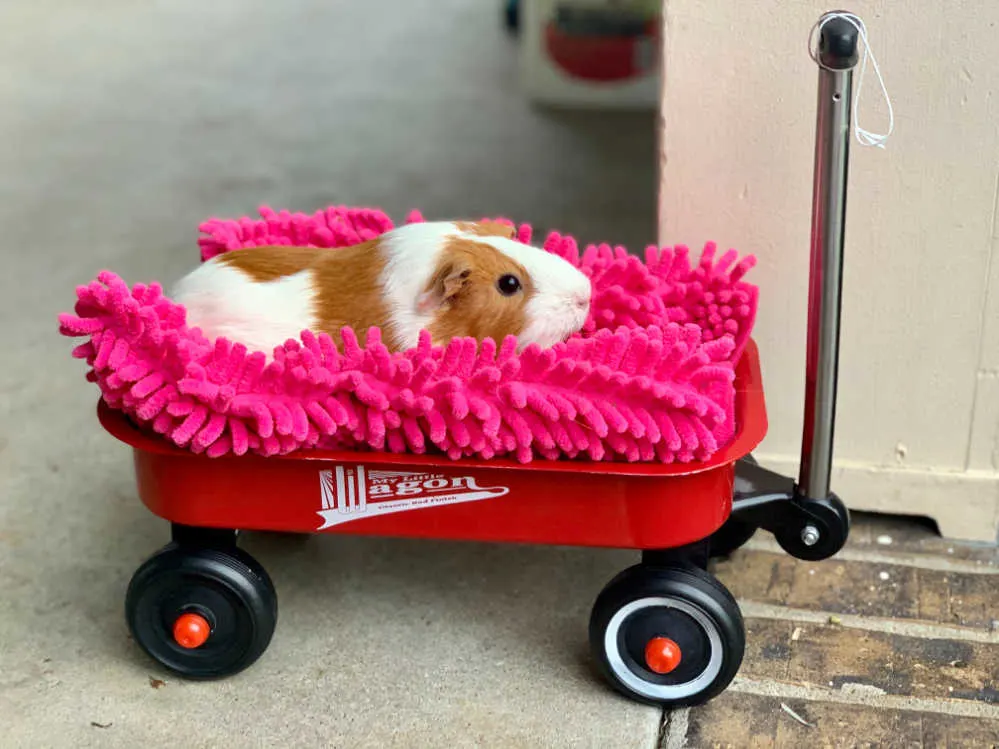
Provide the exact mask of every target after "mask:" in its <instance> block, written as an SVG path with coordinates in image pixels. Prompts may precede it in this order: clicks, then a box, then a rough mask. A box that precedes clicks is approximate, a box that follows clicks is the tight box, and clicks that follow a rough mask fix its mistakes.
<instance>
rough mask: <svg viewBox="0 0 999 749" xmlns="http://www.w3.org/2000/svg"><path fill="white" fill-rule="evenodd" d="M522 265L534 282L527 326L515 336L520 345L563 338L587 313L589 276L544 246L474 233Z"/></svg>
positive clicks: (545, 344)
mask: <svg viewBox="0 0 999 749" xmlns="http://www.w3.org/2000/svg"><path fill="white" fill-rule="evenodd" d="M476 239H478V241H480V242H482V243H483V244H488V245H490V246H492V247H495V248H496V249H497V250H499V251H500V252H502V253H503V254H505V255H506V256H508V257H510V258H512V259H513V260H515V261H517V262H518V263H520V264H521V265H522V266H524V268H525V270H527V273H528V274H529V275H530V277H531V281H532V282H533V284H534V295H533V296H532V297H531V298H530V300H528V302H527V308H526V310H525V312H526V315H527V327H525V328H524V330H523V331H522V332H521V334H520V335H519V336H518V337H517V338H518V342H519V343H520V345H521V347H523V346H527V345H529V344H532V343H536V344H538V345H539V346H541V347H542V348H548V347H549V346H554V345H555V344H556V343H558V342H559V341H564V340H565V339H566V338H567V337H568V336H569V335H570V334H572V333H575V332H576V331H578V330H579V329H580V328H582V327H583V323H584V322H586V318H587V316H588V315H589V314H590V294H591V293H592V287H591V286H590V279H588V278H587V277H586V276H584V275H583V274H582V272H580V270H579V269H578V268H576V267H575V266H574V265H572V263H570V262H569V261H567V260H564V259H562V258H560V257H559V256H558V255H553V254H552V253H550V252H547V251H546V250H543V249H539V248H537V247H531V246H529V245H525V244H522V243H521V242H515V241H513V240H512V239H507V238H505V237H476Z"/></svg>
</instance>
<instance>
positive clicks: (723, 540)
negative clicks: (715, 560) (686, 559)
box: [709, 517, 756, 557]
mask: <svg viewBox="0 0 999 749" xmlns="http://www.w3.org/2000/svg"><path fill="white" fill-rule="evenodd" d="M754 535H756V526H755V525H752V524H751V523H744V522H742V521H741V520H736V519H735V518H732V517H730V518H729V519H728V520H726V521H725V525H723V526H722V527H721V528H719V529H718V530H716V531H715V532H714V533H713V534H711V538H710V539H709V543H710V544H711V549H710V552H709V553H710V554H711V556H712V557H727V556H729V555H730V554H732V552H734V551H736V550H737V549H739V548H741V547H742V546H745V544H746V542H747V541H749V539H751V538H752V537H753V536H754Z"/></svg>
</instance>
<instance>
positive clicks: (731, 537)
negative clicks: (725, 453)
mask: <svg viewBox="0 0 999 749" xmlns="http://www.w3.org/2000/svg"><path fill="white" fill-rule="evenodd" d="M742 459H743V460H744V461H746V462H747V463H752V464H753V465H754V466H755V465H759V463H758V462H757V461H756V458H754V457H753V456H752V455H746V456H745V457H743V458H742ZM755 533H756V526H755V525H753V524H752V523H747V522H746V521H745V520H739V519H738V518H736V517H733V516H729V519H728V520H726V521H725V524H724V525H723V526H722V527H721V528H719V529H718V530H716V531H715V532H714V533H713V534H712V535H711V539H710V543H711V551H710V553H711V556H713V557H727V556H729V555H730V554H731V553H732V552H734V551H735V550H736V549H739V548H741V547H742V546H744V545H745V544H746V542H747V541H749V539H751V538H752V537H753V535H754V534H755Z"/></svg>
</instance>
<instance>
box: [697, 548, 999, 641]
mask: <svg viewBox="0 0 999 749" xmlns="http://www.w3.org/2000/svg"><path fill="white" fill-rule="evenodd" d="M713 570H714V572H715V574H716V575H717V576H718V578H719V579H720V580H721V581H722V582H723V583H725V585H727V586H728V588H729V589H730V590H731V591H732V593H733V595H735V596H736V597H737V598H745V599H748V600H752V601H758V602H761V603H770V604H776V605H780V606H789V607H792V608H800V609H807V610H811V611H828V612H830V613H832V614H855V615H860V616H876V617H887V618H897V619H912V620H921V621H926V622H933V623H938V624H946V625H960V626H964V627H974V628H977V629H985V630H991V629H992V628H994V627H995V626H996V625H995V621H996V616H997V614H996V602H997V594H996V588H997V582H999V581H997V579H996V576H995V575H978V574H974V573H970V572H955V571H944V570H927V569H920V568H917V567H912V566H904V565H893V564H872V563H870V562H862V561H847V560H839V559H836V558H833V559H830V560H826V561H823V562H803V561H800V560H797V559H794V558H793V557H791V556H789V555H787V554H783V553H776V552H769V551H759V550H740V551H739V552H737V553H736V554H734V555H733V556H732V557H731V558H730V559H727V560H720V561H718V562H716V563H715V565H714V567H713Z"/></svg>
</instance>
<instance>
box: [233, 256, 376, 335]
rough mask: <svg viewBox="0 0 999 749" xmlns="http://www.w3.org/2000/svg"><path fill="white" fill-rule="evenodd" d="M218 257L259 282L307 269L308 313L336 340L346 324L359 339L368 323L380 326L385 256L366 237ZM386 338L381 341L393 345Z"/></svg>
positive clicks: (316, 327)
mask: <svg viewBox="0 0 999 749" xmlns="http://www.w3.org/2000/svg"><path fill="white" fill-rule="evenodd" d="M219 261H220V262H222V263H225V264H226V265H229V266H231V267H233V268H238V269H239V270H241V271H243V272H244V273H246V274H247V275H248V276H250V278H252V279H253V280H254V281H257V282H259V283H266V282H268V281H275V280H277V279H279V278H283V277H285V276H291V275H294V274H295V273H300V272H301V271H303V270H309V271H311V272H312V285H313V287H314V288H315V290H316V293H315V306H314V312H313V314H314V316H315V319H316V325H315V330H316V332H324V333H328V334H329V335H330V337H331V338H332V339H333V340H334V341H335V342H336V344H337V346H340V345H341V344H342V339H341V336H340V329H341V328H343V327H345V326H349V327H351V328H353V329H354V332H355V333H357V336H358V337H359V338H360V339H361V340H362V341H363V340H364V336H365V335H366V334H367V332H368V328H370V327H373V326H376V327H379V328H382V330H383V331H385V327H386V324H387V322H388V308H387V307H386V305H385V301H384V299H383V298H382V290H381V284H380V283H379V280H378V279H379V277H380V276H381V273H382V271H383V270H384V269H385V259H384V258H383V257H382V254H381V253H380V252H379V251H378V240H377V239H372V240H369V241H367V242H362V243H361V244H358V245H354V246H352V247H342V248H339V249H335V250H327V249H319V248H315V247H282V246H278V247H251V248H248V249H245V250H237V251H235V252H227V253H225V254H224V255H221V256H219ZM393 344H394V341H392V340H390V339H389V338H388V337H386V339H385V345H386V346H388V347H389V348H390V349H393V350H395V346H394V345H393Z"/></svg>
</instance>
